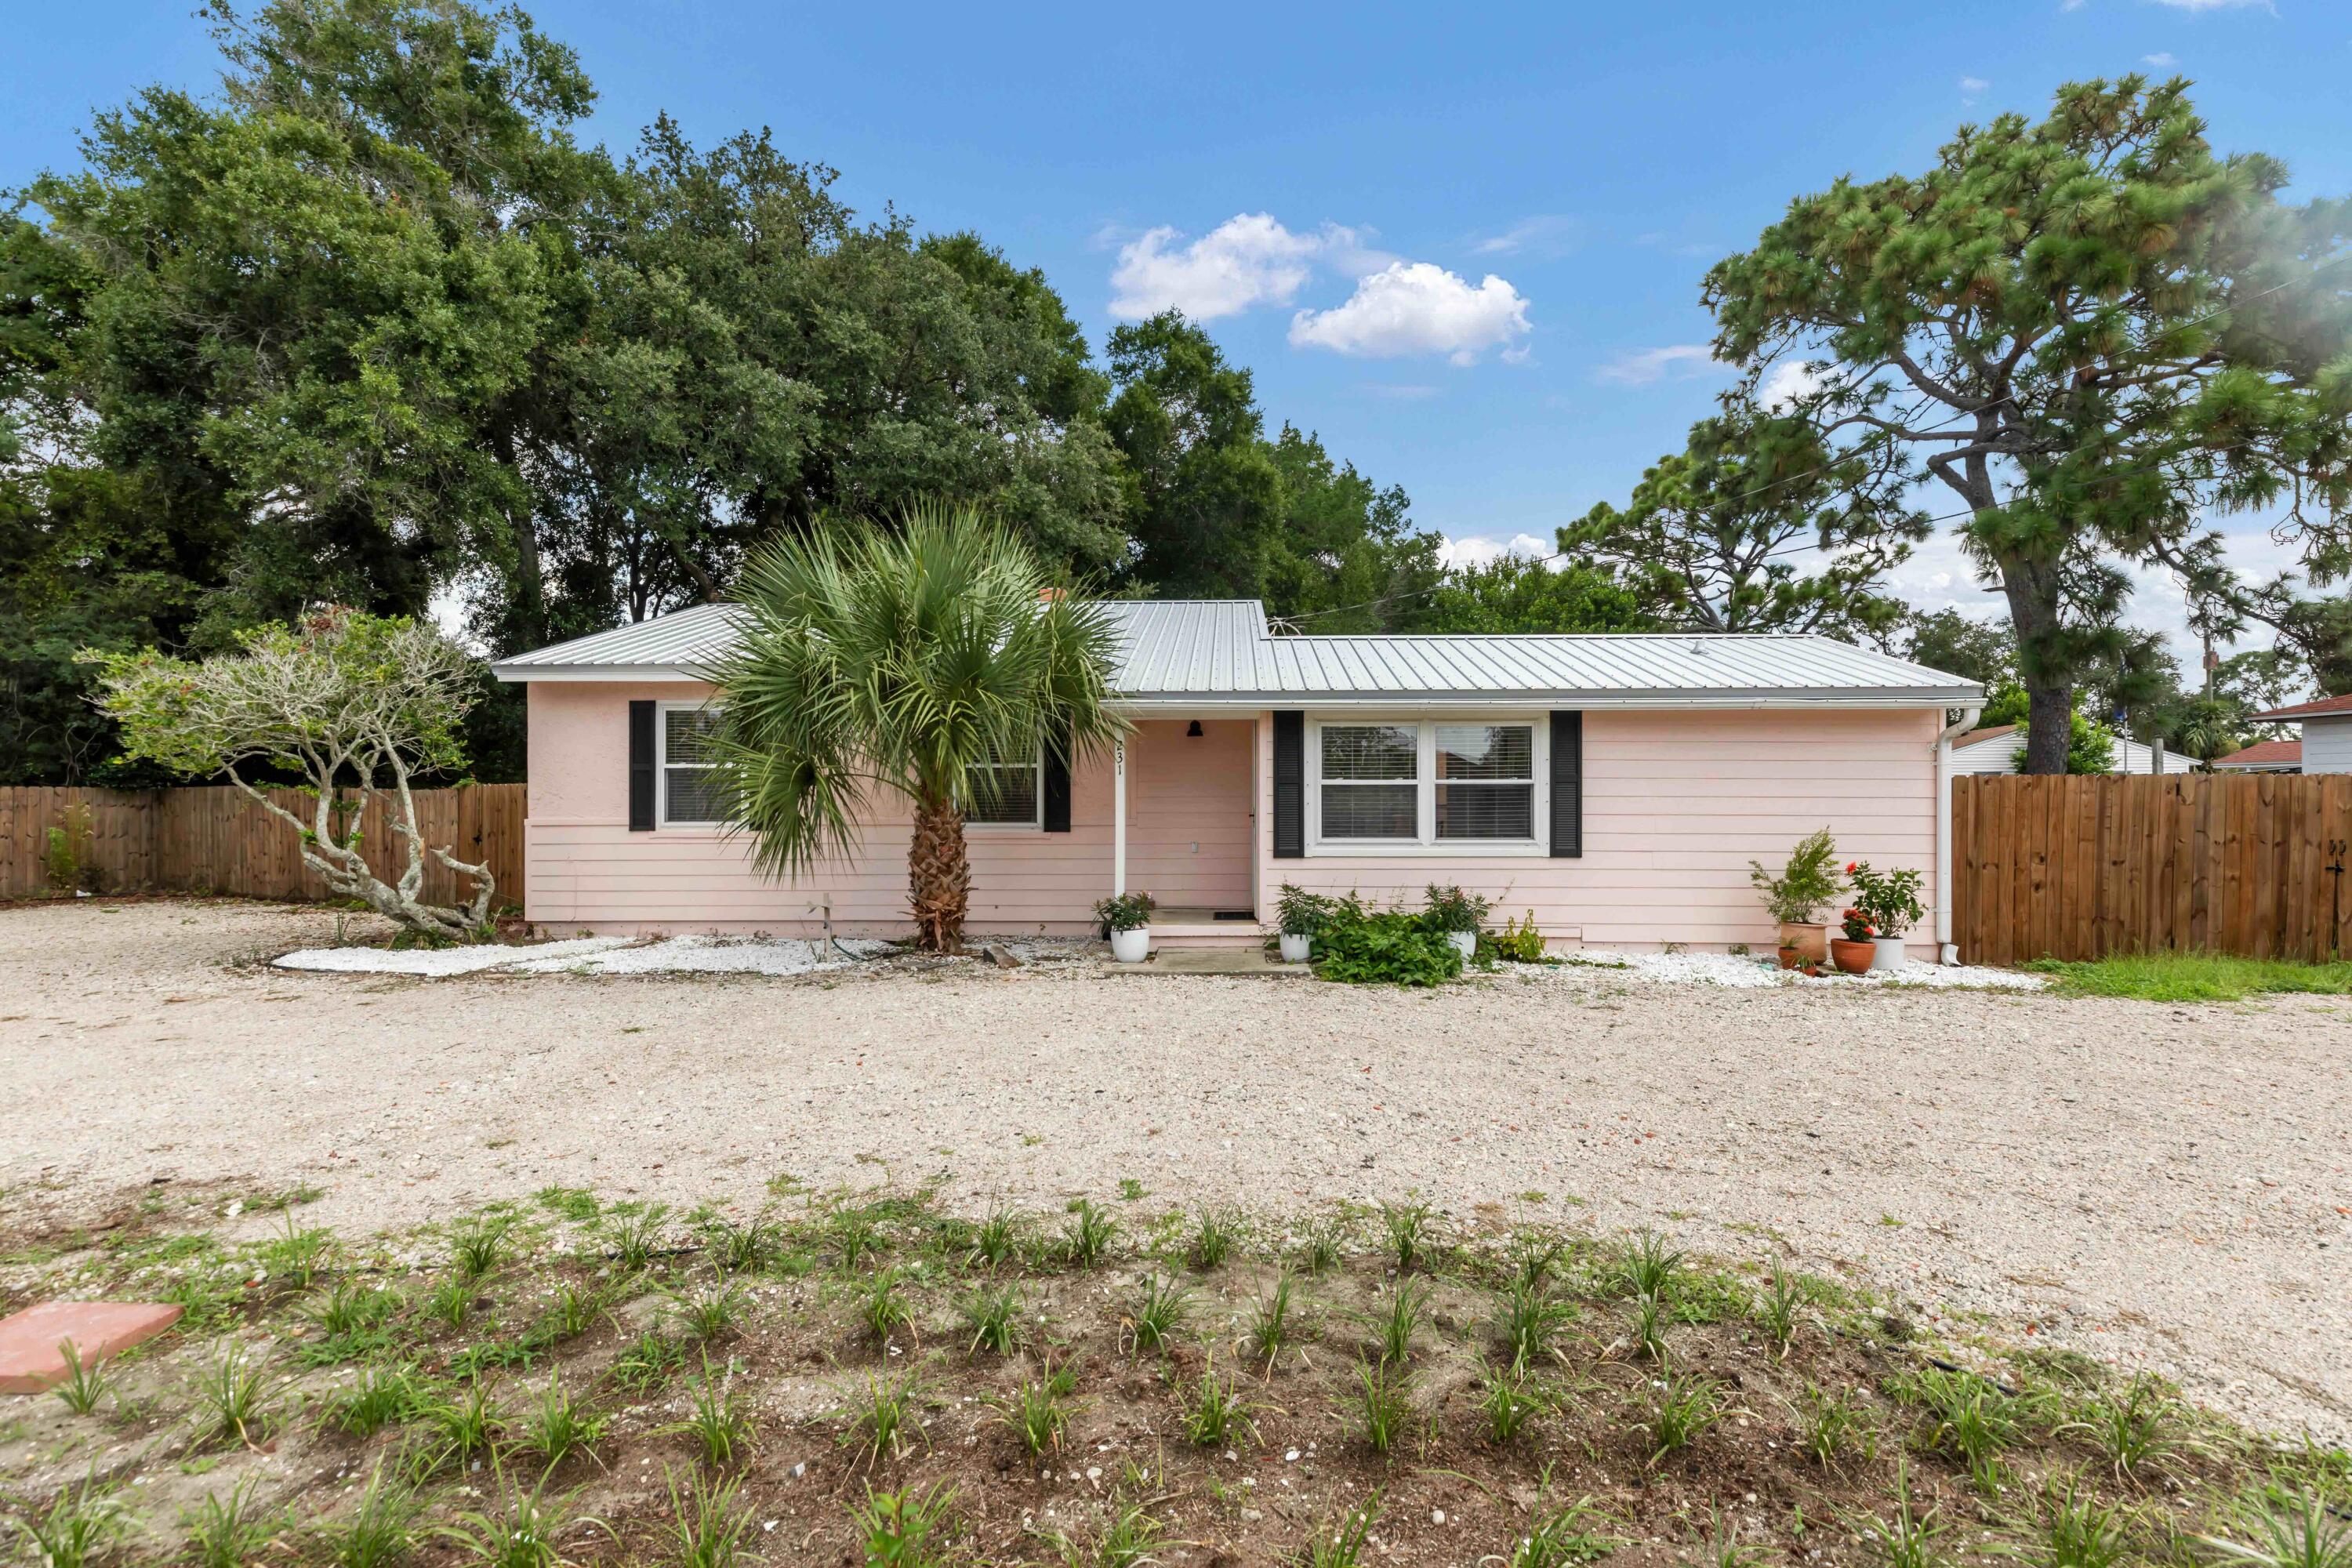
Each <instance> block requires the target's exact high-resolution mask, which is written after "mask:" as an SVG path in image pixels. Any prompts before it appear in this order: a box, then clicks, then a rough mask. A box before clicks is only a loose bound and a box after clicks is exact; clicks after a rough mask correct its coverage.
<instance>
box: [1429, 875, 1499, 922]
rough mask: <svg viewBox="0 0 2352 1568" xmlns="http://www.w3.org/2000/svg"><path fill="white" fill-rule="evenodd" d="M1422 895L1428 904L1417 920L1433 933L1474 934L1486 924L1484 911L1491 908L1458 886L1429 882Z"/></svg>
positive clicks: (1485, 901)
mask: <svg viewBox="0 0 2352 1568" xmlns="http://www.w3.org/2000/svg"><path fill="white" fill-rule="evenodd" d="M1426 892H1427V897H1428V900H1429V902H1428V904H1427V905H1426V907H1424V908H1423V910H1422V914H1421V918H1422V921H1423V923H1425V924H1426V925H1427V926H1428V927H1429V929H1430V930H1432V931H1438V932H1445V931H1476V930H1477V929H1478V928H1479V927H1480V926H1482V925H1485V924H1486V911H1487V910H1491V909H1493V908H1494V905H1493V904H1491V903H1489V902H1488V901H1487V900H1485V899H1482V898H1480V897H1479V896H1478V895H1477V894H1475V893H1465V892H1464V891H1463V890H1462V889H1460V888H1459V887H1454V886H1450V885H1449V886H1445V887H1440V886H1439V885H1438V884H1437V883H1435V882H1432V883H1431V884H1430V885H1429V887H1428V889H1426Z"/></svg>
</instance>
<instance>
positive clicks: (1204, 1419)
mask: <svg viewBox="0 0 2352 1568" xmlns="http://www.w3.org/2000/svg"><path fill="white" fill-rule="evenodd" d="M1253 1408H1254V1407H1253V1406H1252V1405H1250V1404H1249V1403H1248V1402H1247V1401H1246V1400H1244V1398H1243V1397H1242V1395H1241V1391H1240V1389H1239V1388H1238V1387H1237V1386H1236V1385H1235V1384H1234V1381H1233V1380H1232V1379H1231V1378H1226V1379H1223V1380H1222V1381H1221V1380H1220V1379H1219V1378H1218V1376H1217V1369H1216V1368H1215V1367H1213V1366H1209V1367H1203V1368H1202V1371H1201V1381H1200V1382H1199V1384H1196V1385H1194V1387H1193V1390H1192V1402H1191V1403H1190V1404H1189V1405H1186V1406H1185V1410H1184V1436H1187V1437H1189V1438H1190V1439H1192V1445H1193V1447H1200V1448H1222V1447H1225V1446H1226V1445H1228V1444H1230V1443H1232V1442H1233V1441H1234V1439H1235V1438H1237V1437H1238V1436H1241V1434H1242V1433H1243V1432H1244V1431H1247V1430H1250V1429H1251V1422H1250V1412H1251V1410H1252V1409H1253Z"/></svg>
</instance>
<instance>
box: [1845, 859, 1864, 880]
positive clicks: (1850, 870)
mask: <svg viewBox="0 0 2352 1568" xmlns="http://www.w3.org/2000/svg"><path fill="white" fill-rule="evenodd" d="M1861 864H1862V862H1861V861H1859V860H1849V861H1847V862H1846V863H1845V874H1846V875H1847V876H1849V877H1851V876H1853V868H1855V867H1856V866H1859V865H1861Z"/></svg>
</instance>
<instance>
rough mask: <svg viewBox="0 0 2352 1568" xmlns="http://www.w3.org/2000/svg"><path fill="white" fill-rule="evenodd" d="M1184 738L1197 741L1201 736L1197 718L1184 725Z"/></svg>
mask: <svg viewBox="0 0 2352 1568" xmlns="http://www.w3.org/2000/svg"><path fill="white" fill-rule="evenodd" d="M1184 738H1185V739H1186V740H1188V741H1197V740H1199V739H1200V738H1201V721H1199V720H1198V719H1195V720H1193V721H1192V722H1191V723H1190V724H1187V725H1185V726H1184Z"/></svg>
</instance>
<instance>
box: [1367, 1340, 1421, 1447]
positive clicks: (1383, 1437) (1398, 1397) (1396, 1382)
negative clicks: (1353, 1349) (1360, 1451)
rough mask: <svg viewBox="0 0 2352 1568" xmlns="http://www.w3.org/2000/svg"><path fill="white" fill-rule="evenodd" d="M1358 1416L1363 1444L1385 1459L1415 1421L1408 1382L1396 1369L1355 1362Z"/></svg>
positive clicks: (1382, 1365) (1383, 1365) (1384, 1365)
mask: <svg viewBox="0 0 2352 1568" xmlns="http://www.w3.org/2000/svg"><path fill="white" fill-rule="evenodd" d="M1356 1382H1357V1384H1358V1388H1359V1394H1358V1398H1357V1405H1356V1413H1357V1418H1358V1420H1359V1421H1360V1422H1361V1424H1362V1426H1363V1432H1364V1442H1365V1443H1366V1445H1367V1446H1369V1447H1370V1448H1371V1450H1372V1452H1373V1453H1375V1454H1378V1455H1380V1456H1381V1458H1387V1457H1388V1456H1389V1454H1391V1452H1393V1451H1394V1449H1395V1447H1396V1445H1397V1439H1399V1438H1400V1437H1402V1436H1404V1432H1405V1426H1406V1424H1407V1423H1408V1422H1410V1421H1411V1420H1412V1400H1411V1399H1410V1398H1408V1397H1407V1391H1406V1384H1407V1382H1408V1379H1407V1378H1406V1377H1405V1375H1404V1374H1403V1373H1401V1372H1399V1371H1398V1370H1397V1369H1396V1368H1394V1367H1391V1366H1389V1365H1386V1364H1385V1363H1383V1364H1381V1365H1379V1366H1375V1365H1373V1364H1372V1363H1370V1362H1368V1361H1366V1362H1358V1363H1356Z"/></svg>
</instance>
